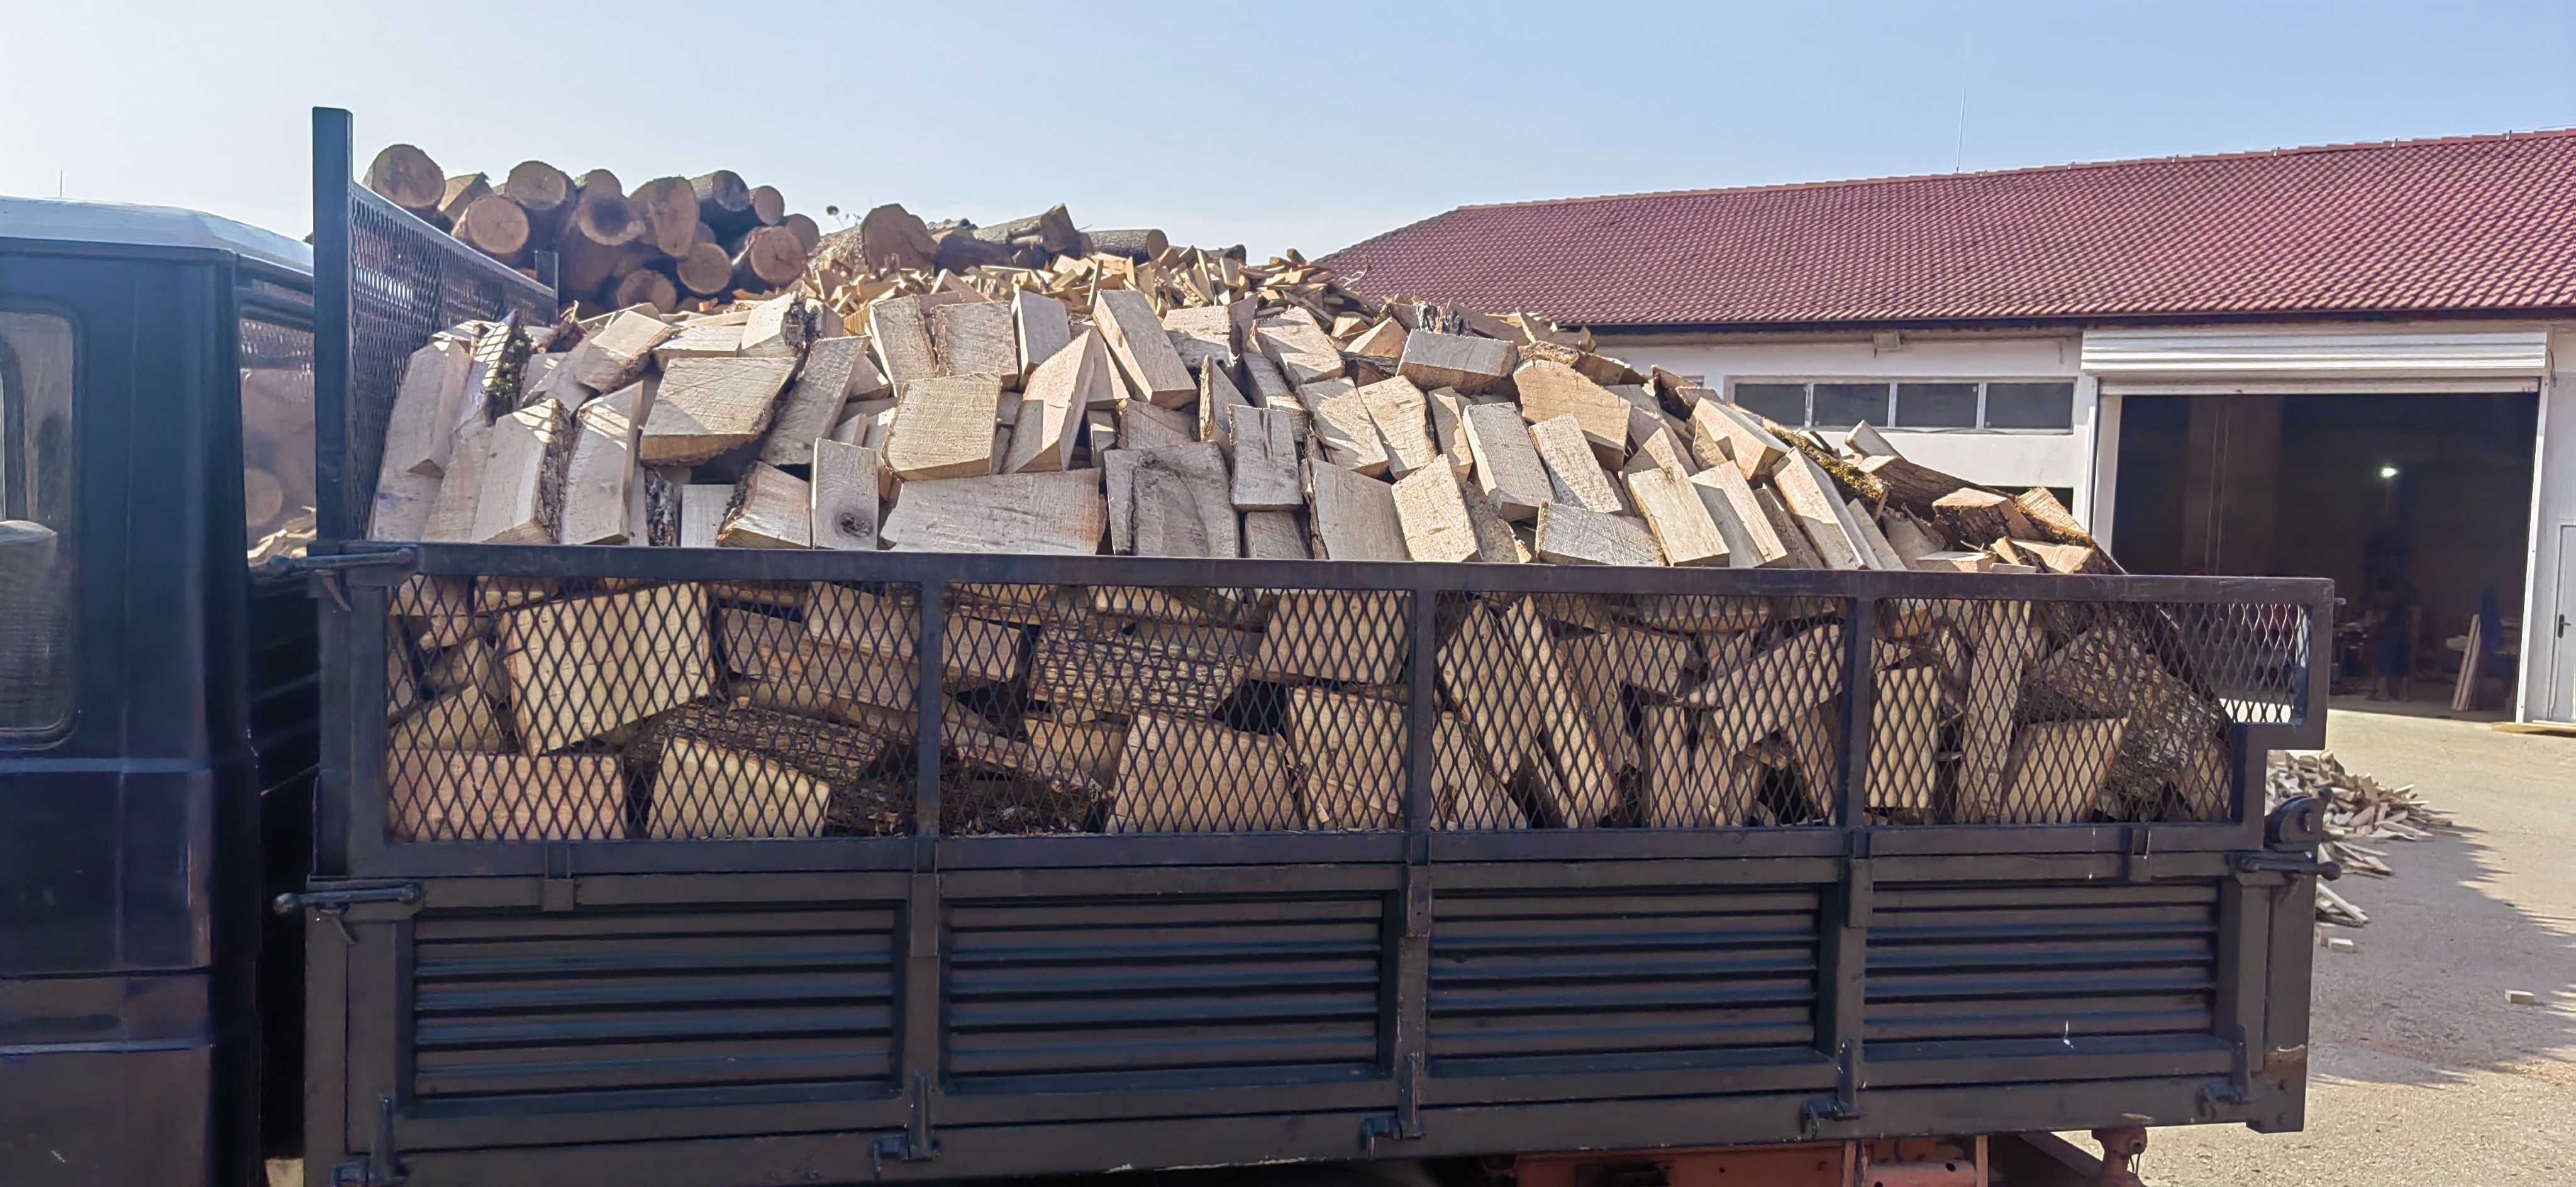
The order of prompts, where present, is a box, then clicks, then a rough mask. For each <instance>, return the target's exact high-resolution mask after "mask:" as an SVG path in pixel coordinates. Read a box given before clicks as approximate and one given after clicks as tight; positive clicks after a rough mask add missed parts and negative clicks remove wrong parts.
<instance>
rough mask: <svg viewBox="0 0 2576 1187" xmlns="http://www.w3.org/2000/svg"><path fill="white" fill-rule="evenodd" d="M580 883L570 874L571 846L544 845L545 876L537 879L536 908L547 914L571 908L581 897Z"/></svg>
mask: <svg viewBox="0 0 2576 1187" xmlns="http://www.w3.org/2000/svg"><path fill="white" fill-rule="evenodd" d="M580 885H581V884H580V882H579V881H578V880H576V879H575V878H574V877H573V876H572V846H570V845H548V846H546V873H545V877H543V878H541V879H539V880H538V881H537V909H538V910H540V911H544V912H547V913H549V914H553V913H558V912H563V911H569V910H572V909H573V905H574V904H575V903H576V902H578V901H579V900H580V897H581V896H580V894H579V893H578V892H579V889H580Z"/></svg>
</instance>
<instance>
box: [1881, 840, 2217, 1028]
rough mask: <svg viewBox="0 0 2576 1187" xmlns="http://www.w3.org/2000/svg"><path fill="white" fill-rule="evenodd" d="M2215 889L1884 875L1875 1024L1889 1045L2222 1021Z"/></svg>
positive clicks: (2211, 1024) (2194, 1025)
mask: <svg viewBox="0 0 2576 1187" xmlns="http://www.w3.org/2000/svg"><path fill="white" fill-rule="evenodd" d="M2218 922H2219V917H2218V894H2217V891H2216V890H2215V889H2213V888H2212V887H2209V886H2206V885H2180V886H2177V885H2157V886H2119V885H2099V884H2082V883H2069V884H2019V885H1994V886H1882V887H1880V888H1879V889H1878V892H1877V898H1876V900H1875V901H1874V902H1873V904H1872V908H1871V917H1870V928H1869V978H1868V990H1867V992H1868V1006H1867V1014H1866V1023H1865V1031H1864V1035H1865V1037H1866V1038H1867V1040H1868V1041H1869V1044H1870V1049H1871V1051H1872V1053H1873V1054H1877V1053H1879V1051H1880V1045H1881V1044H1882V1043H1886V1044H1891V1045H1893V1044H1917V1043H1919V1044H1925V1045H1926V1047H1925V1048H1924V1049H1923V1050H1922V1053H1923V1054H1925V1055H1927V1056H1929V1055H1932V1054H1937V1053H1938V1051H1937V1046H1938V1045H1939V1044H1944V1043H1953V1042H1969V1041H1991V1040H2010V1039H2045V1040H2057V1041H2060V1042H2064V1043H2072V1042H2075V1041H2078V1040H2082V1039H2087V1038H2094V1039H2106V1038H2117V1037H2127V1036H2143V1035H2208V1034H2210V1033H2212V1031H2213V1029H2214V1027H2215V1023H2214V1021H2213V1019H2214V1017H2215V1013H2214V1012H2215V1010H2216V999H2215V997H2214V994H2215V992H2216V985H2217V981H2218Z"/></svg>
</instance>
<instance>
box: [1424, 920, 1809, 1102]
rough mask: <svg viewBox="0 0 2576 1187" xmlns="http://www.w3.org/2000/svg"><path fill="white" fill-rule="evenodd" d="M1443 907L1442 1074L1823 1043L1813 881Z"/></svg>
mask: <svg viewBox="0 0 2576 1187" xmlns="http://www.w3.org/2000/svg"><path fill="white" fill-rule="evenodd" d="M1432 910H1433V924H1432V929H1431V1028H1430V1056H1431V1059H1430V1067H1431V1071H1432V1073H1433V1074H1434V1075H1445V1076H1476V1075H1531V1074H1548V1073H1554V1072H1579V1071H1603V1070H1645V1069H1657V1068H1675V1067H1690V1066H1697V1065H1704V1064H1712V1063H1726V1062H1743V1061H1745V1060H1747V1059H1749V1058H1760V1057H1762V1056H1763V1055H1765V1054H1766V1053H1776V1054H1778V1055H1780V1056H1782V1057H1784V1058H1786V1057H1802V1056H1804V1055H1806V1054H1810V1053H1811V1050H1810V1048H1811V1046H1812V1044H1813V1043H1814V1041H1815V1027H1816V1020H1815V1011H1816V954H1817V930H1816V928H1817V896H1816V893H1815V891H1814V890H1812V889H1777V890H1768V889H1748V890H1735V889H1728V890H1723V891H1718V890H1708V889H1703V888H1679V887H1675V888H1660V889H1621V890H1617V891H1583V890H1543V891H1535V892H1513V893H1491V894H1484V893H1472V892H1471V893H1456V894H1452V893H1446V892H1444V893H1442V894H1440V895H1439V896H1437V897H1435V898H1434V899H1433V901H1432Z"/></svg>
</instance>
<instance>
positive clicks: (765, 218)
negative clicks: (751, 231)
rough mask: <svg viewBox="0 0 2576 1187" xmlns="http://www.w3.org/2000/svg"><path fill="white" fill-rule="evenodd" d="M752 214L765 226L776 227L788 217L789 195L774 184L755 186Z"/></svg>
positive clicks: (752, 195)
mask: <svg viewBox="0 0 2576 1187" xmlns="http://www.w3.org/2000/svg"><path fill="white" fill-rule="evenodd" d="M751 216H752V217H753V218H756V219H759V220H760V225H762V226H764V227H774V226H777V225H778V224H779V223H780V222H783V221H785V220H786V218H787V196H786V195H785V194H781V193H779V192H778V187H777V186H774V185H763V186H753V187H752V189H751Z"/></svg>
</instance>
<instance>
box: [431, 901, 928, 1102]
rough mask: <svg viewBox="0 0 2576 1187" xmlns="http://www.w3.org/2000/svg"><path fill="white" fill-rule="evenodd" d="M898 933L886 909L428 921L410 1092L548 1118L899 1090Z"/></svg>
mask: <svg viewBox="0 0 2576 1187" xmlns="http://www.w3.org/2000/svg"><path fill="white" fill-rule="evenodd" d="M894 919H895V912H894V910H893V909H892V908H891V907H888V906H883V905H876V904H863V905H852V906H845V907H832V908H827V909H814V908H796V907H770V908H764V907H749V908H746V907H744V906H742V905H740V904H727V905H724V906H721V907H710V908H706V909H693V908H659V909H649V910H596V909H594V910H586V911H583V912H580V913H577V914H570V915H557V916H547V917H544V918H542V919H539V918H536V917H534V916H532V915H531V914H528V913H504V912H494V913H489V914H474V915H431V916H427V917H424V918H422V919H420V920H419V921H418V922H416V923H415V924H414V925H413V929H412V931H413V940H414V943H415V947H414V950H413V951H414V960H413V971H412V1002H411V1005H412V1009H411V1012H410V1015H409V1017H410V1019H411V1027H412V1041H413V1046H414V1055H413V1059H412V1078H413V1092H414V1093H415V1094H416V1095H417V1096H419V1097H421V1098H423V1099H455V1098H460V1097H493V1096H516V1097H520V1098H522V1099H524V1100H525V1101H526V1103H527V1104H529V1105H530V1106H531V1107H542V1105H543V1103H544V1102H545V1101H546V1099H547V1098H549V1097H552V1096H556V1095H558V1094H565V1093H596V1092H609V1093H617V1092H630V1091H631V1092H647V1091H652V1090H668V1089H691V1090H707V1089H715V1088H719V1087H728V1086H730V1087H748V1086H759V1085H770V1086H777V1085H789V1084H817V1083H834V1084H850V1083H853V1082H856V1083H862V1084H864V1083H868V1082H883V1081H886V1080H889V1079H891V1078H892V1074H893V1072H892V1068H893V1053H894V1043H893V1037H892V1036H893V1016H894V996H895V993H894V977H893V968H894V958H893V951H894ZM596 1103H597V1102H596V1101H594V1107H596Z"/></svg>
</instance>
